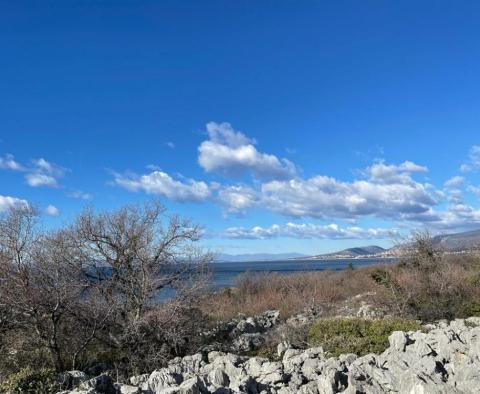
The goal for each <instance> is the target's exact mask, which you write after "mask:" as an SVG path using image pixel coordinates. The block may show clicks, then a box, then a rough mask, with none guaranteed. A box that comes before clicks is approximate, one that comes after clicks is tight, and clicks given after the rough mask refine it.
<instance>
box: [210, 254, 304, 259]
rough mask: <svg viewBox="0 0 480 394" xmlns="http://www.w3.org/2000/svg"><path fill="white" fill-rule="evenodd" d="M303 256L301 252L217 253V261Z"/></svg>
mask: <svg viewBox="0 0 480 394" xmlns="http://www.w3.org/2000/svg"><path fill="white" fill-rule="evenodd" d="M302 257H305V255H304V254H301V253H246V254H219V255H217V261H266V260H267V261H270V260H289V259H294V258H302Z"/></svg>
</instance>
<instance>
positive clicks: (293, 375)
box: [70, 318, 480, 394]
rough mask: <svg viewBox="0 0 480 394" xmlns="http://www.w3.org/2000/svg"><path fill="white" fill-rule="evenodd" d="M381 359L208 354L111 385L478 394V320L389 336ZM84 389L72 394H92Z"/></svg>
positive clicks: (178, 391)
mask: <svg viewBox="0 0 480 394" xmlns="http://www.w3.org/2000/svg"><path fill="white" fill-rule="evenodd" d="M389 342H390V346H389V348H388V349H386V350H385V351H384V352H383V353H382V354H379V355H375V354H369V355H366V356H363V357H357V356H356V355H353V354H346V355H341V356H340V357H327V355H326V354H325V353H324V351H323V349H322V348H312V349H307V350H297V349H286V350H285V349H282V359H281V360H279V361H269V360H267V359H264V358H259V357H242V356H237V355H234V354H229V353H222V352H210V353H208V354H207V355H202V354H197V355H194V356H188V357H184V358H177V359H174V360H172V361H171V362H170V363H169V365H168V367H166V368H163V369H160V370H157V371H153V372H152V373H151V374H150V375H142V376H138V377H133V378H131V379H130V385H129V386H125V385H118V384H117V385H114V387H115V390H117V393H144V394H167V393H175V394H201V393H216V394H227V393H252V394H268V393H272V394H296V393H302V394H333V393H345V394H361V393H372V394H377V393H379V394H380V393H408V394H433V393H449V394H454V393H458V394H460V393H464V394H467V393H480V318H469V319H466V320H455V321H452V322H440V323H438V324H436V325H435V326H434V327H433V328H432V329H431V330H430V331H429V332H401V331H397V332H394V333H393V334H392V335H390V337H389ZM96 379H97V380H96V381H87V382H84V383H82V384H81V385H80V387H79V388H78V389H77V390H74V391H71V392H70V393H72V394H73V393H77V394H79V393H82V394H87V393H88V394H94V393H97V392H101V391H98V388H101V387H103V384H104V383H105V382H104V381H102V380H101V379H100V380H98V378H96Z"/></svg>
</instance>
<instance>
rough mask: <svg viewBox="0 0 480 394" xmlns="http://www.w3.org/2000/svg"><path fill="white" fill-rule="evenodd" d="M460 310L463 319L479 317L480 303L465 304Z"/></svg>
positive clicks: (470, 302)
mask: <svg viewBox="0 0 480 394" xmlns="http://www.w3.org/2000/svg"><path fill="white" fill-rule="evenodd" d="M462 309H463V314H464V316H465V317H471V316H477V317H478V316H480V302H476V301H469V302H465V303H464V304H463V308H462Z"/></svg>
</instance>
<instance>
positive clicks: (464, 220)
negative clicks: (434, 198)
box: [425, 200, 480, 231]
mask: <svg viewBox="0 0 480 394" xmlns="http://www.w3.org/2000/svg"><path fill="white" fill-rule="evenodd" d="M425 222H426V223H427V225H428V226H429V227H431V228H435V229H438V230H444V231H447V230H448V231H450V230H456V231H460V230H469V229H474V228H478V227H479V226H480V209H476V208H474V207H472V206H470V205H468V204H466V203H464V202H462V201H460V200H456V201H453V202H452V203H451V204H449V205H448V207H447V209H446V210H443V211H438V212H435V211H431V212H430V215H429V217H426V218H425Z"/></svg>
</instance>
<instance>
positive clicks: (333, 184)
mask: <svg viewBox="0 0 480 394" xmlns="http://www.w3.org/2000/svg"><path fill="white" fill-rule="evenodd" d="M406 163H407V164H406ZM413 170H415V171H416V172H418V171H421V172H423V171H426V169H425V168H424V167H421V166H417V165H414V163H410V162H405V163H402V164H401V165H399V166H387V165H385V164H383V163H379V164H375V165H373V166H371V167H369V168H367V170H366V171H365V174H367V176H368V177H369V179H367V180H354V181H352V182H342V181H338V180H336V179H334V178H331V177H327V176H314V177H312V178H309V179H293V180H290V181H271V182H268V183H265V184H263V185H262V187H261V193H262V202H263V204H264V205H265V206H266V207H267V208H268V209H270V210H272V211H274V212H277V213H280V214H282V215H286V216H294V217H314V218H356V217H359V216H376V217H381V218H390V219H407V220H414V219H415V218H416V217H417V216H419V215H421V214H422V213H425V212H428V210H429V209H430V207H432V206H434V205H436V204H437V198H438V197H439V194H438V193H437V192H436V191H435V190H434V189H433V188H432V187H431V186H430V185H428V184H423V183H419V182H417V181H415V180H414V179H413V178H412V177H411V175H410V174H409V171H413Z"/></svg>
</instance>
